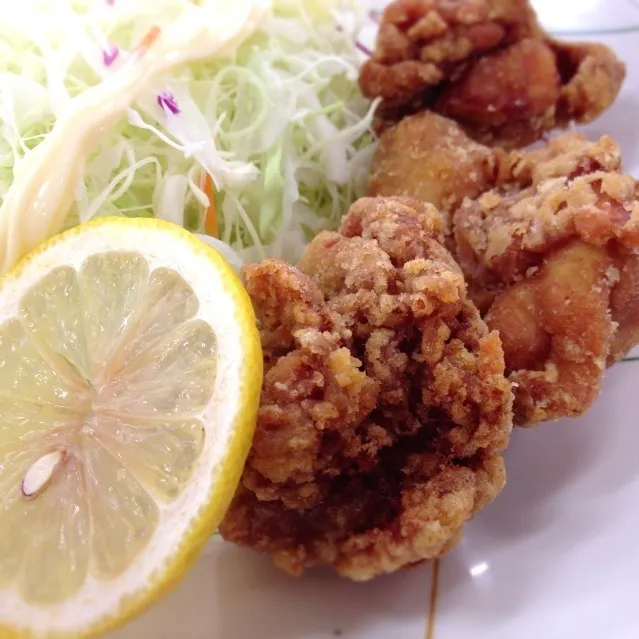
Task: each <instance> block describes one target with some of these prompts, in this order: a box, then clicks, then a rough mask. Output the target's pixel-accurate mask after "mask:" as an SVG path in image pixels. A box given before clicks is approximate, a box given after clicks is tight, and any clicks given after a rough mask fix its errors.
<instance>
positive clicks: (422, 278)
mask: <svg viewBox="0 0 639 639" xmlns="http://www.w3.org/2000/svg"><path fill="white" fill-rule="evenodd" d="M440 240H441V226H440V219H439V215H438V213H437V211H436V209H435V208H434V207H432V206H431V205H428V204H422V203H420V202H417V201H414V200H413V201H411V200H408V199H402V198H377V199H373V198H365V199H362V200H360V201H358V202H357V203H356V204H355V205H354V206H353V207H352V208H351V210H350V212H349V213H348V214H347V215H346V217H345V218H344V220H343V223H342V227H341V230H340V232H339V233H333V232H324V233H321V234H320V235H319V236H318V237H317V238H316V239H315V240H314V241H313V242H312V243H311V244H310V245H309V247H308V249H307V251H306V253H305V254H304V256H303V257H302V259H301V261H300V264H299V267H298V268H294V267H292V266H289V265H287V264H285V263H283V262H281V261H279V260H266V261H265V262H262V263H260V264H254V265H250V266H247V267H246V268H245V269H244V281H245V285H246V287H247V290H248V291H249V293H250V295H251V297H252V300H253V303H254V306H255V309H256V312H257V316H258V318H259V321H260V326H261V332H262V343H263V348H264V360H265V367H266V374H265V379H264V385H263V389H262V397H261V407H260V411H259V417H258V424H257V432H256V434H255V438H254V442H253V448H252V451H251V453H250V456H249V459H248V462H247V465H246V467H245V471H244V475H243V478H242V483H241V486H240V488H239V490H238V492H237V494H236V496H235V498H234V501H233V503H232V505H231V508H230V510H229V511H228V513H227V515H226V518H225V520H224V522H223V524H222V526H221V528H220V531H221V534H222V536H223V537H224V538H225V539H227V540H229V541H233V542H236V543H238V544H241V545H245V546H249V547H252V548H254V549H256V550H259V551H263V552H268V553H271V554H272V555H273V557H274V561H275V563H276V565H278V566H279V567H280V568H283V569H284V570H286V571H288V572H290V573H292V574H299V573H301V572H302V570H303V569H304V568H307V567H311V566H314V565H318V564H330V565H332V566H334V568H335V569H336V570H337V571H338V572H339V573H340V574H342V575H344V576H347V577H350V578H352V579H355V580H365V579H369V578H371V577H374V576H375V575H377V574H380V573H385V572H392V571H394V570H397V569H399V568H401V567H403V566H407V565H411V564H415V563H418V562H420V561H422V560H425V559H430V558H434V557H438V556H440V555H442V554H443V553H445V552H446V551H447V550H449V549H450V548H451V547H452V546H453V545H454V544H455V543H456V541H457V540H458V539H459V538H460V536H461V532H462V528H463V526H464V524H465V522H466V521H467V520H468V519H469V518H470V517H472V516H473V515H474V514H475V513H476V512H477V511H478V510H480V509H481V508H482V507H483V506H485V505H486V504H487V503H489V502H490V501H492V499H493V498H494V497H495V496H496V495H497V494H498V493H499V492H500V491H501V489H502V487H503V485H504V481H505V472H504V464H503V460H502V457H501V455H500V451H501V450H502V449H503V448H504V447H505V446H506V444H507V441H508V438H509V433H510V430H511V420H512V410H511V409H512V392H511V386H510V383H509V382H508V380H507V379H506V378H505V376H504V360H503V352H502V348H501V344H500V340H499V336H498V335H497V333H496V332H489V331H488V329H487V328H486V325H485V323H484V322H483V321H482V320H481V318H480V317H479V313H478V311H477V309H476V308H475V306H474V305H473V304H472V303H471V302H470V301H469V300H468V299H467V297H466V286H465V283H464V279H463V276H462V273H461V271H460V269H459V267H458V266H457V264H456V263H455V261H454V260H453V258H452V257H451V256H450V254H449V253H448V252H447V251H446V250H445V249H444V248H443V246H442V245H441V243H440Z"/></svg>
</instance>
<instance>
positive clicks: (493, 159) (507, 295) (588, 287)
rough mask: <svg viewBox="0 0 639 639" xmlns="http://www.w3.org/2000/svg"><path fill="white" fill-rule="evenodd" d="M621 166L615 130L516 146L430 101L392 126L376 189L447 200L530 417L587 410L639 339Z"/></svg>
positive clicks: (636, 191)
mask: <svg viewBox="0 0 639 639" xmlns="http://www.w3.org/2000/svg"><path fill="white" fill-rule="evenodd" d="M406 140H410V141H411V143H410V145H409V146H403V145H404V142H405V141H406ZM458 167H461V170H459V171H458ZM620 171H621V156H620V151H619V147H618V146H617V144H616V143H615V142H614V141H613V140H612V139H611V138H609V137H606V136H604V137H602V138H601V139H600V140H599V141H598V142H589V141H588V140H587V139H585V137H584V136H582V135H579V134H568V135H562V136H557V137H555V138H553V139H551V140H550V141H549V142H548V144H546V145H545V146H543V147H542V148H539V149H535V150H533V151H511V152H510V153H507V152H505V151H503V150H502V149H491V148H489V147H484V146H482V145H479V144H478V143H476V142H474V141H473V140H471V139H470V138H468V137H467V136H465V135H464V133H463V132H462V130H461V128H460V127H459V126H458V125H457V124H456V123H454V122H452V121H450V120H445V119H444V118H442V117H441V116H438V115H436V114H434V113H430V112H424V113H421V114H418V115H415V116H411V117H409V118H406V119H405V120H404V121H403V122H401V123H400V124H399V125H397V126H396V127H394V128H393V129H390V130H389V131H387V132H386V133H385V134H384V135H383V136H382V140H381V144H380V147H379V149H378V151H377V155H376V157H375V160H374V162H373V172H372V178H371V182H370V189H369V191H370V193H371V194H375V195H393V194H401V195H414V196H418V197H422V198H424V199H426V200H429V201H431V202H433V203H434V204H436V205H438V206H441V207H443V208H444V209H445V210H446V211H447V213H448V215H449V217H450V218H451V220H452V221H451V228H452V230H453V233H452V236H451V237H450V238H449V240H448V244H449V245H450V246H451V247H452V250H453V252H454V254H455V256H456V258H457V260H458V261H459V264H460V266H461V268H462V270H463V272H464V275H465V277H466V280H467V282H468V285H469V293H470V296H471V298H472V299H473V301H474V302H475V303H476V304H477V306H478V307H479V309H480V311H481V312H482V315H483V316H484V319H485V320H486V322H487V324H488V326H489V327H490V328H491V329H496V330H498V331H499V332H500V334H501V338H502V343H503V347H504V352H505V358H506V369H507V372H508V374H509V376H510V379H511V381H512V382H513V383H515V384H516V385H517V386H516V390H515V422H516V423H518V424H522V425H525V424H534V423H537V422H539V421H542V420H547V419H554V418H558V417H567V416H576V415H580V414H582V413H584V412H585V411H586V410H587V409H588V408H589V406H590V405H591V404H592V402H593V400H594V399H595V397H596V396H597V394H598V392H599V389H600V385H601V377H602V375H603V372H604V370H605V368H606V366H607V365H608V366H609V365H611V364H612V363H614V362H615V361H617V360H619V359H620V358H622V357H623V356H624V355H625V354H626V353H627V352H628V350H629V349H630V348H631V347H633V346H634V345H636V344H637V343H639V288H638V286H637V285H638V284H639V255H638V252H637V249H638V248H639V204H638V195H639V188H638V186H637V182H636V181H635V180H634V179H633V178H632V177H630V176H628V175H623V174H622V173H620Z"/></svg>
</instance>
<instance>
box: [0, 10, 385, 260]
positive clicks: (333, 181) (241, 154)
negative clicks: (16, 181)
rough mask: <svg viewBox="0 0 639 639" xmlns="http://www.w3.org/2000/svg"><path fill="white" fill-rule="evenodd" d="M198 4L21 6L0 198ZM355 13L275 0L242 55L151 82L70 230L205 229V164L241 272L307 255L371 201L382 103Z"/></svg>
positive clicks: (4, 70)
mask: <svg viewBox="0 0 639 639" xmlns="http://www.w3.org/2000/svg"><path fill="white" fill-rule="evenodd" d="M355 1H356V0H353V2H355ZM187 3H188V0H117V1H116V2H113V3H106V2H104V3H103V2H98V1H96V0H25V1H24V2H23V3H20V4H19V5H17V6H19V8H16V10H15V11H14V10H13V9H12V11H11V12H8V13H9V15H8V16H5V17H3V20H2V21H0V198H4V196H5V194H6V192H7V190H8V188H9V186H10V184H11V182H12V180H13V176H14V173H15V172H16V171H19V170H20V164H21V162H22V161H23V160H24V158H25V157H26V156H27V155H28V153H29V152H30V150H31V149H33V148H34V147H35V146H37V144H38V143H39V142H40V141H42V140H43V139H44V137H45V136H46V135H47V133H48V132H49V131H50V130H51V128H52V126H53V124H54V123H55V119H56V115H59V114H60V113H63V112H64V109H65V108H66V105H67V104H68V102H69V100H70V99H72V97H73V96H74V95H77V94H79V93H81V92H82V91H84V90H86V89H87V88H88V87H90V86H92V85H94V84H96V83H98V82H100V80H101V78H102V77H104V76H105V75H106V74H108V73H111V72H115V70H117V64H118V63H120V62H121V61H122V60H125V59H126V56H127V55H128V52H129V51H131V50H132V49H133V48H134V47H135V45H136V43H138V42H139V41H140V40H141V38H142V37H143V36H144V34H145V33H147V32H148V30H149V29H150V28H151V27H152V26H154V25H158V26H160V27H162V25H163V24H166V23H168V22H170V21H171V20H173V19H174V18H175V16H177V15H178V14H179V13H180V11H181V10H183V8H184V6H185V4H187ZM36 8H37V13H36V12H35V10H36ZM34 16H37V18H35V19H34ZM358 17H359V16H358V15H357V9H356V6H355V5H354V4H351V0H343V1H340V0H336V1H335V2H330V1H328V2H327V1H322V0H274V12H273V17H272V18H271V19H270V20H269V21H268V22H266V23H265V24H264V25H262V26H261V27H260V29H259V30H258V31H257V32H256V33H255V34H254V36H252V37H251V38H250V39H249V40H247V41H246V42H245V43H244V44H242V45H241V46H240V47H239V49H238V50H237V51H236V52H235V54H234V56H233V57H232V58H230V59H226V60H212V61H209V62H203V63H198V64H192V65H188V66H187V67H184V68H182V69H180V70H179V71H178V72H176V73H175V74H172V75H171V76H167V77H164V78H162V79H161V80H159V81H156V83H155V85H154V86H149V87H148V91H145V92H144V97H143V99H141V100H140V101H139V102H138V103H137V104H135V105H134V106H133V108H131V109H130V110H129V113H128V117H127V118H126V120H123V121H122V122H121V123H120V124H119V125H118V126H117V127H116V129H115V130H114V131H113V132H112V133H110V134H109V135H107V136H106V137H105V138H104V139H103V140H100V141H99V143H98V144H97V146H96V149H95V152H94V153H93V154H92V156H91V157H90V158H89V159H88V161H87V164H86V168H85V171H84V175H83V177H82V180H81V182H80V183H79V184H78V185H77V191H76V201H75V204H74V207H73V210H72V211H71V212H70V214H69V217H68V218H67V223H66V225H67V226H71V225H74V224H77V223H81V222H85V221H87V220H89V219H91V218H92V217H96V216H103V215H120V216H122V215H124V216H131V217H135V216H144V217H150V216H157V217H160V218H163V219H166V220H169V221H171V222H174V223H176V224H179V225H181V226H183V227H185V228H187V229H189V230H190V231H192V232H194V233H198V234H203V233H204V232H205V230H204V212H205V210H206V209H207V207H208V206H209V204H210V203H209V200H208V197H207V195H206V193H205V191H204V190H203V189H202V176H203V172H204V171H206V172H208V173H209V175H210V176H211V178H212V181H213V184H214V194H215V195H214V198H215V202H214V205H215V210H216V211H217V217H218V228H219V238H217V239H215V238H204V239H205V240H207V241H209V242H210V243H213V244H214V245H215V246H216V247H217V248H219V249H220V250H221V252H223V254H224V255H225V256H226V257H227V259H229V261H231V262H232V263H233V264H234V265H238V264H240V263H241V262H242V261H243V260H252V259H261V258H263V257H267V256H277V257H282V258H284V259H288V260H290V261H294V260H296V259H297V258H298V257H299V255H300V253H301V251H302V250H303V247H304V245H305V244H306V243H307V242H308V241H309V239H310V238H311V237H312V236H313V235H315V234H316V233H317V232H318V231H319V230H321V229H323V228H331V227H335V226H336V225H337V223H338V221H339V218H340V217H341V215H342V214H343V213H344V212H345V210H346V209H347V208H348V206H349V205H350V203H351V202H352V201H353V200H355V199H356V198H357V197H359V196H361V195H362V194H363V192H364V187H365V181H366V176H367V173H368V167H369V164H370V159H371V154H372V150H373V141H374V137H373V134H372V130H371V121H372V113H373V109H374V106H375V105H374V104H373V105H370V104H368V103H367V102H366V101H365V100H364V99H363V98H362V96H361V95H360V93H359V90H358V87H357V75H358V70H359V64H360V62H361V54H360V53H359V52H358V50H357V45H356V39H355V33H356V31H357V28H358V24H359V23H358ZM60 161H64V158H61V160H60Z"/></svg>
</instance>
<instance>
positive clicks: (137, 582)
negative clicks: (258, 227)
mask: <svg viewBox="0 0 639 639" xmlns="http://www.w3.org/2000/svg"><path fill="white" fill-rule="evenodd" d="M261 376H262V359H261V351H260V342H259V335H258V332H257V329H256V325H255V318H254V315H253V311H252V308H251V304H250V300H249V298H248V296H247V294H246V292H245V291H244V289H243V287H242V285H241V283H240V282H239V280H238V279H237V277H236V276H235V274H234V273H233V271H232V270H231V269H230V267H229V266H228V265H227V264H226V262H224V260H223V259H222V258H221V257H220V256H219V254H218V253H216V252H215V251H214V250H213V249H211V248H209V247H208V246H206V245H204V244H203V243H201V242H200V241H198V240H197V239H196V238H195V237H194V236H192V235H191V234H189V233H188V232H186V231H183V230H182V229H180V228H179V227H177V226H174V225H171V224H168V223H164V222H161V221H158V220H152V219H151V220H143V219H137V220H127V219H122V218H103V219H100V220H97V221H95V222H91V223H89V224H86V225H82V226H80V227H76V228H74V229H72V230H71V231H68V232H67V233H64V234H62V235H60V236H57V237H55V238H53V239H52V240H50V241H49V242H47V243H45V244H44V245H42V246H41V247H39V248H38V249H36V251H34V252H33V253H31V254H30V255H28V256H27V257H26V258H25V259H24V260H23V261H22V262H20V263H19V264H18V265H17V266H16V267H15V268H14V269H13V270H12V271H10V272H9V273H7V274H6V275H5V276H3V277H2V278H1V279H0V637H3V639H4V638H5V637H7V638H8V637H11V638H16V637H34V636H35V637H41V636H45V637H58V636H59V637H70V636H73V637H76V636H77V637H79V636H87V635H91V634H94V633H97V632H101V631H104V630H107V629H110V628H112V627H115V626H117V625H120V624H121V623H122V622H124V621H125V620H126V619H128V618H130V617H131V616H133V615H134V614H136V613H137V612H139V611H140V610H142V609H143V608H145V607H146V606H147V605H149V604H150V603H152V602H153V601H154V600H155V599H157V598H158V597H159V596H160V595H161V594H162V593H163V592H164V591H165V590H167V589H168V588H169V587H170V586H171V585H173V584H174V583H175V581H176V580H177V579H178V578H179V577H180V575H181V574H182V573H183V572H184V571H185V570H186V568H187V567H188V566H189V565H190V563H191V562H192V561H193V559H194V558H195V556H196V555H197V553H198V551H199V550H200V549H201V548H202V547H203V546H204V544H205V543H206V541H207V539H208V538H209V537H210V535H211V533H212V532H213V531H214V529H215V528H216V526H217V525H218V524H219V522H220V520H221V519H222V517H223V515H224V512H225V511H226V508H227V507H228V504H229V502H230V499H231V498H232V495H233V492H234V490H235V488H236V486H237V483H238V481H239V477H240V474H241V471H242V466H243V464H244V461H245V458H246V454H247V453H248V449H249V447H250V443H251V437H252V432H253V427H254V425H255V416H256V412H257V407H258V402H259V391H260V386H261Z"/></svg>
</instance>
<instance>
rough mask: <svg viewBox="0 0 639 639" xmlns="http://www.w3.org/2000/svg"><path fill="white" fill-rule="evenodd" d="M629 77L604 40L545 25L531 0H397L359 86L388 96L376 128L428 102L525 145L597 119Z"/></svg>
mask: <svg viewBox="0 0 639 639" xmlns="http://www.w3.org/2000/svg"><path fill="white" fill-rule="evenodd" d="M624 77H625V66H624V64H623V63H621V62H620V61H619V60H618V59H617V58H616V57H615V55H614V53H613V52H612V51H611V50H610V49H609V48H608V47H606V46H604V45H601V44H593V43H574V44H573V43H565V42H560V41H558V40H555V39H553V38H551V37H550V36H549V35H548V34H546V33H545V32H544V31H543V30H542V29H541V27H540V26H539V24H538V22H537V18H536V15H535V13H534V11H533V9H532V8H531V7H530V4H529V2H528V0H456V1H454V2H450V0H395V1H394V2H392V3H391V4H390V5H389V6H388V7H387V8H386V10H385V11H384V13H383V16H382V20H381V24H380V27H379V34H378V38H377V43H376V47H375V51H374V53H373V57H372V58H371V59H370V60H368V61H367V62H366V64H364V65H363V67H362V69H361V73H360V87H361V90H362V93H363V94H364V95H365V96H367V97H369V98H377V97H381V98H382V100H383V101H382V103H381V106H380V108H379V110H378V113H377V116H378V128H379V130H380V131H381V130H382V129H384V128H385V127H387V126H389V125H392V124H394V123H396V122H398V121H400V120H401V119H402V118H403V117H404V116H406V115H408V114H412V113H416V112H418V111H421V110H423V109H430V110H434V111H436V112H438V113H441V114H443V115H445V116H447V117H450V118H452V119H454V120H457V121H458V122H459V123H460V124H461V125H462V126H463V127H464V129H465V131H466V132H467V133H468V134H469V135H471V136H472V137H473V138H474V139H476V140H478V141H480V142H482V143H484V144H490V145H495V146H503V147H521V146H525V145H527V144H530V143H531V142H534V141H535V140H538V139H539V138H541V137H542V136H543V135H544V133H546V132H547V131H550V130H551V129H554V128H557V127H566V126H567V125H569V124H570V123H571V122H581V123H584V122H590V121H591V120H593V119H595V118H596V117H597V116H599V115H600V114H601V113H603V112H604V111H605V110H606V109H607V108H608V107H610V105H611V104H612V103H613V102H614V100H615V99H616V97H617V95H618V93H619V90H620V88H621V84H622V82H623V79H624Z"/></svg>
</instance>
